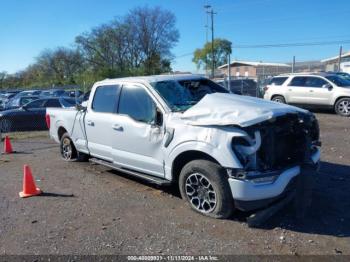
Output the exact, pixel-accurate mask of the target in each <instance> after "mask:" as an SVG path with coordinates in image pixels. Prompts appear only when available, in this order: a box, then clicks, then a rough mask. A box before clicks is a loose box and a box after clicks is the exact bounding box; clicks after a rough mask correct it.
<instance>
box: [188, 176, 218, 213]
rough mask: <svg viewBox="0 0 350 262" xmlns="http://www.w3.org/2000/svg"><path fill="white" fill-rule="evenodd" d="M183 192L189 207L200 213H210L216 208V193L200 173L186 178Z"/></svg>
mask: <svg viewBox="0 0 350 262" xmlns="http://www.w3.org/2000/svg"><path fill="white" fill-rule="evenodd" d="M185 192H186V195H187V197H188V199H189V201H190V203H191V205H192V206H193V207H194V208H195V209H196V210H198V211H199V212H202V213H210V212H212V211H213V210H214V209H215V207H216V200H217V199H216V193H215V190H214V187H213V185H212V184H211V183H210V181H209V180H208V179H207V178H206V177H205V176H204V175H203V174H200V173H194V174H191V175H189V176H188V178H187V179H186V184H185Z"/></svg>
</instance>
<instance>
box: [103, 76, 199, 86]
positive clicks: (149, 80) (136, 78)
mask: <svg viewBox="0 0 350 262" xmlns="http://www.w3.org/2000/svg"><path fill="white" fill-rule="evenodd" d="M204 78H205V77H204V76H202V75H193V74H181V75H180V74H176V75H152V76H132V77H123V78H113V79H108V78H107V79H105V80H102V81H99V82H97V83H98V84H103V83H109V82H116V81H118V82H119V81H123V82H124V81H125V82H130V81H132V82H143V83H144V82H147V83H152V82H159V81H169V80H176V81H181V80H194V79H204Z"/></svg>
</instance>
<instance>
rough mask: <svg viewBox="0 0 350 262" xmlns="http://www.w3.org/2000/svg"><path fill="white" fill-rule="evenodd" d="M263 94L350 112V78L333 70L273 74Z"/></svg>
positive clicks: (345, 114) (300, 104) (296, 102)
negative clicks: (333, 72) (275, 75)
mask: <svg viewBox="0 0 350 262" xmlns="http://www.w3.org/2000/svg"><path fill="white" fill-rule="evenodd" d="M264 98H265V99H267V100H272V101H275V102H280V103H287V104H294V105H299V106H304V107H326V108H333V109H334V110H335V112H336V113H337V114H339V115H341V116H350V80H347V79H345V78H343V77H341V76H338V75H336V74H330V73H311V74H307V73H306V74H305V73H303V74H287V75H281V76H278V77H274V78H272V80H271V82H270V83H269V85H267V86H266V88H265V95H264Z"/></svg>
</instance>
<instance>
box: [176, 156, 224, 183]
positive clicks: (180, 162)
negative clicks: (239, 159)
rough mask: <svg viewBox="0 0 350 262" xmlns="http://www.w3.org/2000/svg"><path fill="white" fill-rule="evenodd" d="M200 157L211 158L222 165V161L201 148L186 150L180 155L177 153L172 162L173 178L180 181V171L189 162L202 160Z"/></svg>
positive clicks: (210, 159)
mask: <svg viewBox="0 0 350 262" xmlns="http://www.w3.org/2000/svg"><path fill="white" fill-rule="evenodd" d="M200 159H203V160H209V161H212V162H214V163H216V164H218V165H220V163H219V162H218V161H217V160H216V159H215V158H214V157H212V156H211V155H209V154H208V153H205V152H203V151H199V150H188V151H184V152H182V153H180V154H179V155H177V156H176V157H175V159H174V160H173V162H172V167H171V176H172V178H173V181H174V182H176V181H178V178H179V175H180V172H181V170H182V168H183V167H184V166H185V165H186V164H187V163H189V162H191V161H193V160H200Z"/></svg>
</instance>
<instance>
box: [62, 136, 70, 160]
mask: <svg viewBox="0 0 350 262" xmlns="http://www.w3.org/2000/svg"><path fill="white" fill-rule="evenodd" d="M72 153H73V150H72V144H71V141H70V140H69V138H65V139H64V140H63V143H62V157H63V158H64V159H66V160H70V159H71V158H72Z"/></svg>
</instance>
